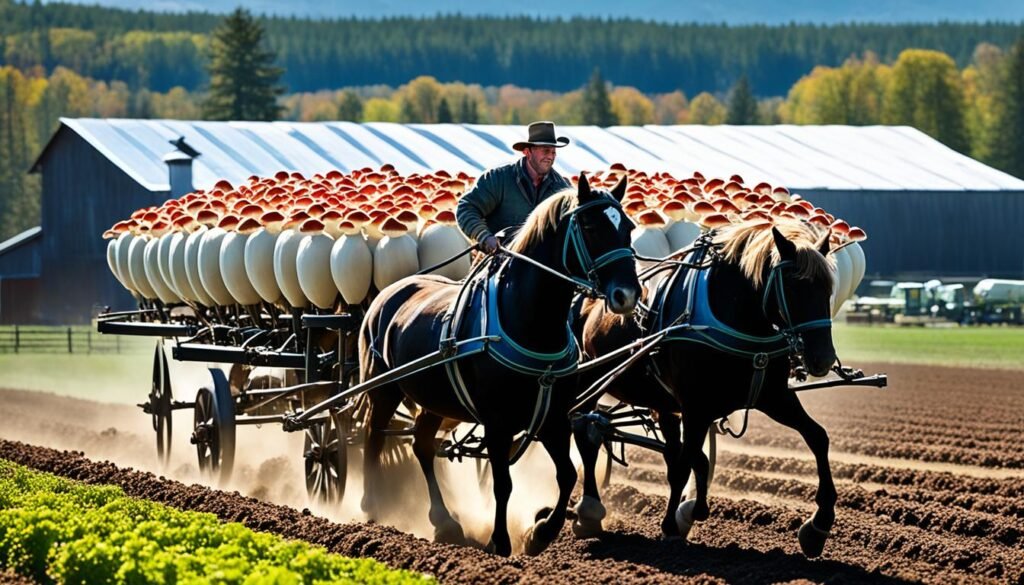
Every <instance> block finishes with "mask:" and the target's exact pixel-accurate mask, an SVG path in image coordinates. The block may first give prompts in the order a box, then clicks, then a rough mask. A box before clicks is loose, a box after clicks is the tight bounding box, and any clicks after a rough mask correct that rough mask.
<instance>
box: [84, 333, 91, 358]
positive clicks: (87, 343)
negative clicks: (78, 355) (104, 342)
mask: <svg viewBox="0 0 1024 585" xmlns="http://www.w3.org/2000/svg"><path fill="white" fill-rule="evenodd" d="M85 353H88V354H92V329H91V328H89V329H86V330H85Z"/></svg>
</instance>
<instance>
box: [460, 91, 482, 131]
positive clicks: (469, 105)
mask: <svg viewBox="0 0 1024 585" xmlns="http://www.w3.org/2000/svg"><path fill="white" fill-rule="evenodd" d="M459 121H460V122H462V123H463V124H477V123H479V122H480V111H479V110H478V109H477V103H476V100H474V99H470V97H469V96H468V95H464V96H462V103H461V104H460V105H459Z"/></svg>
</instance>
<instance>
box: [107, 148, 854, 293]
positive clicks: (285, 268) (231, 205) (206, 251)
mask: <svg viewBox="0 0 1024 585" xmlns="http://www.w3.org/2000/svg"><path fill="white" fill-rule="evenodd" d="M623 175H626V176H627V177H628V179H629V181H628V188H627V191H626V196H625V197H624V199H623V202H622V203H623V207H624V209H625V210H626V212H627V213H628V214H629V215H631V216H632V217H633V219H634V221H635V222H636V223H637V228H636V230H635V232H634V234H633V245H634V248H635V249H636V251H637V253H638V254H640V255H642V256H648V257H664V256H667V255H669V254H671V253H672V252H673V251H675V250H679V249H681V248H684V247H686V246H687V245H689V244H690V243H691V242H693V240H694V239H695V238H696V237H697V236H698V235H699V234H700V233H701V232H702V231H705V230H708V229H712V228H717V227H723V226H726V225H729V224H732V223H736V222H740V221H747V220H763V221H765V222H766V223H770V222H771V221H772V220H773V218H776V217H793V218H798V219H801V220H804V221H808V222H811V223H815V224H818V225H821V226H823V227H830V228H831V230H832V238H833V242H832V244H833V249H836V251H835V252H834V254H835V257H836V272H835V278H836V287H835V289H836V292H835V298H834V303H833V307H834V309H833V311H836V310H838V307H839V306H841V305H842V303H843V301H845V300H846V299H847V298H849V297H850V296H851V295H852V294H853V291H854V290H855V289H856V287H857V285H858V283H859V282H860V279H861V278H863V275H864V268H865V265H864V253H863V251H862V250H861V248H860V245H859V244H858V242H859V241H861V240H863V239H865V237H866V235H865V233H864V231H863V230H862V229H860V228H858V227H853V226H850V225H849V224H848V223H847V222H846V221H844V220H842V219H839V218H835V217H833V216H832V215H831V214H829V213H828V212H827V211H825V210H823V209H821V208H819V207H815V206H814V205H813V204H811V203H810V202H808V201H807V200H804V199H803V198H801V197H800V196H799V195H797V194H791V193H790V192H789V191H788V190H787V189H786V188H785V187H781V186H772V185H769V184H768V183H763V182H762V183H757V184H755V185H753V186H748V185H747V184H745V183H744V181H743V179H742V178H741V177H739V176H737V175H733V176H732V177H729V178H728V179H724V178H710V179H708V178H705V177H704V176H703V175H702V174H701V173H693V175H692V176H690V177H688V178H685V179H679V178H677V177H674V176H672V175H670V174H668V173H656V174H647V173H644V172H642V171H635V170H631V169H626V168H625V166H623V165H620V164H615V165H612V166H611V168H610V169H608V170H605V171H599V172H596V173H593V174H588V177H589V179H590V181H591V184H592V185H593V186H597V187H605V188H610V187H612V186H613V185H614V184H615V183H616V182H617V181H618V180H619V179H620V178H621V177H622V176H623ZM576 180H577V177H573V182H575V181H576ZM474 181H475V179H474V178H473V177H470V176H469V175H467V174H465V173H458V174H451V173H448V172H445V171H437V172H434V173H430V174H412V175H407V176H402V175H400V174H399V173H398V172H397V171H396V170H395V168H394V167H393V166H391V165H384V166H383V167H381V168H380V169H379V170H374V169H370V168H365V169H360V170H355V171H352V172H351V173H347V174H345V173H341V172H339V171H331V172H329V173H326V174H317V175H315V176H313V177H312V178H308V179H307V178H306V177H304V176H303V175H302V174H300V173H296V172H292V173H289V172H284V171H282V172H279V173H277V174H275V175H274V176H272V177H256V176H253V177H250V178H249V179H248V181H247V182H246V183H245V184H243V185H239V186H237V187H236V186H234V185H232V184H231V183H229V182H227V181H219V182H218V183H217V184H216V185H214V186H213V188H211V189H209V190H197V191H195V192H192V193H189V194H187V195H184V196H182V197H180V198H177V199H170V200H168V201H166V202H164V203H163V204H162V205H160V206H159V207H147V208H144V209H140V210H138V211H136V212H135V213H133V214H132V215H131V217H130V218H128V219H126V220H123V221H119V222H117V223H116V224H115V225H114V226H113V227H111V228H110V229H109V230H107V231H106V232H105V233H104V235H103V237H104V238H107V239H109V240H110V242H109V244H108V247H107V262H108V264H109V266H110V270H111V272H112V273H113V274H114V276H115V277H116V278H117V280H118V281H119V282H120V283H121V284H122V285H124V286H125V288H127V289H128V290H129V291H131V292H132V293H133V294H135V295H136V296H138V297H141V298H145V299H151V300H155V299H159V300H160V301H161V302H163V303H165V304H170V303H181V302H186V303H196V304H201V305H205V306H216V305H235V304H240V305H256V304H259V303H261V302H264V301H265V302H268V303H272V304H276V305H279V306H282V307H291V308H296V309H306V308H310V307H316V308H319V309H323V310H331V309H335V308H337V307H338V306H339V303H344V304H348V305H355V304H360V303H362V302H363V301H365V300H366V298H367V297H368V295H369V294H370V292H371V290H372V289H373V288H376V289H378V290H379V289H383V288H384V287H386V286H388V285H389V284H391V283H393V282H396V281H398V280H399V279H401V278H404V277H406V276H409V275H411V274H414V273H416V272H417V271H419V270H420V269H421V268H427V267H430V266H435V265H437V264H438V263H440V262H442V261H444V260H446V259H448V258H450V257H452V256H454V255H456V254H458V253H459V252H461V251H463V250H465V249H466V247H467V246H468V245H469V242H467V241H466V239H465V238H464V236H463V235H462V233H461V231H459V229H458V227H457V226H456V225H455V206H456V204H457V203H458V199H459V197H461V195H462V194H463V193H464V192H465V191H466V190H467V189H469V188H471V187H472V185H473V183H474ZM469 269H470V259H469V257H468V256H462V257H461V258H459V259H458V260H456V261H455V262H452V263H450V264H448V265H446V266H444V267H443V268H440V269H438V270H437V271H436V272H435V273H436V274H440V275H443V276H447V277H449V278H452V279H455V280H458V279H460V278H463V277H465V276H466V275H467V274H468V272H469Z"/></svg>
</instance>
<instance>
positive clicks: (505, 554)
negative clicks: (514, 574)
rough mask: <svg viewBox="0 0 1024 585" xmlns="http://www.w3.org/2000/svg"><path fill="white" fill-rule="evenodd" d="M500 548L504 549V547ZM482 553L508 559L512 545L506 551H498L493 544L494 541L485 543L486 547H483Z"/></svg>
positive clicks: (496, 546)
mask: <svg viewBox="0 0 1024 585" xmlns="http://www.w3.org/2000/svg"><path fill="white" fill-rule="evenodd" d="M502 548H503V549H504V548H505V547H502ZM484 552H487V553H490V554H492V555H498V556H502V557H510V556H512V545H509V546H508V549H507V550H498V545H496V544H494V541H493V540H491V541H490V542H488V543H487V546H485V547H484Z"/></svg>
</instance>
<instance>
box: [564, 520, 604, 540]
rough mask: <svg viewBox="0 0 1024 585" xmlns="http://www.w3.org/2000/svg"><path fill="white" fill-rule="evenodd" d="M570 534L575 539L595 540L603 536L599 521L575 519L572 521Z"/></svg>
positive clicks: (602, 528)
mask: <svg viewBox="0 0 1024 585" xmlns="http://www.w3.org/2000/svg"><path fill="white" fill-rule="evenodd" d="M572 533H573V535H575V536H576V538H595V537H598V536H601V535H602V534H604V527H603V526H601V521H600V520H584V519H583V518H577V519H575V520H573V521H572Z"/></svg>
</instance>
